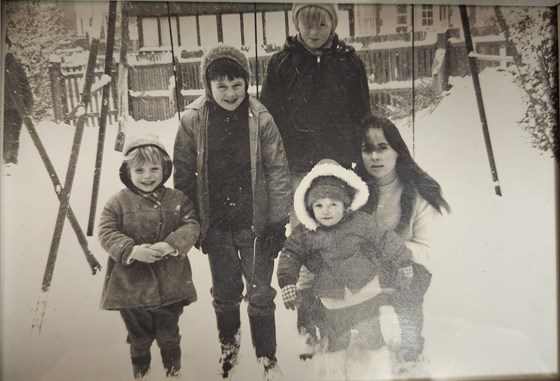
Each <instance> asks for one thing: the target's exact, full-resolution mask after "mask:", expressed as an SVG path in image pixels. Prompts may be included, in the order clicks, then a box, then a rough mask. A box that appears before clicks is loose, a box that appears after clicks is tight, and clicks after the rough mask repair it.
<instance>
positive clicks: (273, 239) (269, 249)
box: [261, 223, 286, 258]
mask: <svg viewBox="0 0 560 381" xmlns="http://www.w3.org/2000/svg"><path fill="white" fill-rule="evenodd" d="M261 240H262V243H261V249H262V251H263V252H265V253H269V254H270V256H271V257H272V258H276V257H278V253H279V252H280V250H282V248H283V247H284V242H285V241H286V225H285V224H281V223H280V224H270V225H265V227H264V230H263V233H262V235H261Z"/></svg>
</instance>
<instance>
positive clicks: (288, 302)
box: [282, 284, 301, 310]
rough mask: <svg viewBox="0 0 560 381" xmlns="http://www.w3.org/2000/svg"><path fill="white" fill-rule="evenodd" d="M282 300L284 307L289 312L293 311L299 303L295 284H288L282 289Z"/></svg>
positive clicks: (299, 299)
mask: <svg viewBox="0 0 560 381" xmlns="http://www.w3.org/2000/svg"><path fill="white" fill-rule="evenodd" d="M282 300H283V301H284V305H285V306H286V308H287V309H289V310H295V309H296V307H297V306H299V304H300V303H301V298H300V296H299V292H298V289H297V287H296V286H295V284H289V285H287V286H284V287H282Z"/></svg>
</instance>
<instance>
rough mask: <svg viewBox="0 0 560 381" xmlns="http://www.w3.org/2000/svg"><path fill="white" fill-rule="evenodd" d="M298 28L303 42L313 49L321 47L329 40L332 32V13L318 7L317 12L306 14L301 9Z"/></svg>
mask: <svg viewBox="0 0 560 381" xmlns="http://www.w3.org/2000/svg"><path fill="white" fill-rule="evenodd" d="M297 29H298V30H299V34H300V36H301V39H302V40H303V42H304V43H305V44H306V45H307V46H308V47H310V48H311V49H319V48H320V47H322V46H323V45H325V43H326V42H327V41H328V40H329V37H330V36H331V33H332V29H333V28H332V20H331V17H330V15H329V14H328V13H327V12H326V11H324V10H322V9H320V8H316V11H315V13H312V14H310V15H307V14H306V11H305V10H302V11H300V13H299V14H298V18H297Z"/></svg>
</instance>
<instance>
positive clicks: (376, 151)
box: [362, 128, 399, 181]
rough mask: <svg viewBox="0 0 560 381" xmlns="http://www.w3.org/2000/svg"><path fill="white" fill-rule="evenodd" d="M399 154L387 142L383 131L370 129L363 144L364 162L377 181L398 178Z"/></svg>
mask: <svg viewBox="0 0 560 381" xmlns="http://www.w3.org/2000/svg"><path fill="white" fill-rule="evenodd" d="M398 156H399V155H398V153H397V151H395V150H394V149H393V148H392V147H391V145H389V143H388V142H387V139H386V138H385V134H384V133H383V130H382V129H380V128H369V129H368V130H367V131H366V134H365V138H364V141H363V143H362V160H363V162H364V167H365V169H366V171H367V172H368V173H369V174H370V175H371V176H373V177H375V178H376V179H378V180H380V181H383V180H389V181H390V180H392V179H394V178H395V176H396V164H397V158H398Z"/></svg>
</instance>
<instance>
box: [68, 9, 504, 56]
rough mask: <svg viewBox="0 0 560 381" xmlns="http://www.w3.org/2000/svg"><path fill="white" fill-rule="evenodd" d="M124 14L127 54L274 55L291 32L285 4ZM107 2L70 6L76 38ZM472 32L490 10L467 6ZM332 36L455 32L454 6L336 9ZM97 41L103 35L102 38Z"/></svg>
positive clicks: (98, 19)
mask: <svg viewBox="0 0 560 381" xmlns="http://www.w3.org/2000/svg"><path fill="white" fill-rule="evenodd" d="M129 4H130V10H129V35H130V39H131V47H130V50H129V51H130V52H157V51H169V50H170V48H171V42H173V46H174V47H175V49H177V50H179V51H183V52H196V51H200V50H201V49H202V48H203V47H206V46H211V45H214V44H216V43H219V42H224V43H227V44H230V45H233V46H238V47H250V46H255V45H256V46H258V47H265V49H266V50H268V51H275V50H278V49H279V48H280V47H281V46H282V45H283V44H284V42H285V40H286V37H287V36H289V35H294V34H295V33H296V31H295V27H294V24H293V22H292V12H291V8H292V4H291V3H217V2H205V3H202V2H201V3H190V2H169V3H167V2H156V1H132V2H130V3H129ZM107 9H108V1H97V2H76V29H77V32H78V35H79V36H85V35H88V36H95V35H97V33H99V29H100V25H104V26H106V24H107V23H106V20H107ZM468 11H469V18H470V21H471V26H472V27H481V26H485V25H486V24H487V23H488V21H489V20H490V18H491V17H492V16H493V7H474V6H469V7H468ZM338 13H339V14H338V16H339V23H338V27H337V33H338V35H339V37H340V38H343V39H346V40H347V41H350V42H353V41H360V42H365V43H366V44H367V42H368V40H369V39H371V38H373V37H375V36H380V35H393V34H404V33H410V32H412V31H413V30H414V31H418V32H421V31H426V32H429V31H439V32H442V31H445V30H447V29H452V28H458V29H459V33H462V30H461V20H460V17H459V10H458V6H456V5H429V4H428V5H399V4H339V5H338ZM102 39H103V35H102Z"/></svg>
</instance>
